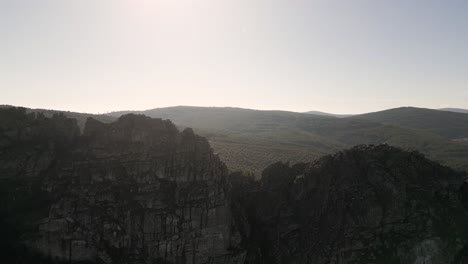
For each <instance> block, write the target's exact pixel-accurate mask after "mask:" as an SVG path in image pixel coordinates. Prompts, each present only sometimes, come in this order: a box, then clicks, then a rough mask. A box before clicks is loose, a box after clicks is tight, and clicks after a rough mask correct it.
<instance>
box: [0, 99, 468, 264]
mask: <svg viewBox="0 0 468 264" xmlns="http://www.w3.org/2000/svg"><path fill="white" fill-rule="evenodd" d="M465 178H466V175H464V174H462V173H458V172H455V171H453V170H451V169H450V168H447V167H444V166H441V165H439V164H437V163H435V162H432V161H429V160H427V159H426V158H424V156H422V155H421V154H419V153H415V152H407V151H402V150H400V149H396V148H393V147H390V146H387V145H381V146H360V147H355V148H353V149H350V150H346V151H343V152H339V153H337V154H335V155H332V156H326V157H323V158H321V159H319V160H317V161H315V162H312V163H300V164H295V165H292V166H290V165H288V164H283V163H276V164H273V165H271V166H270V167H268V168H267V169H266V170H265V171H264V172H263V176H262V179H261V180H260V181H256V180H254V179H253V178H247V177H245V176H243V175H242V173H231V174H229V173H228V171H227V169H226V167H225V166H224V164H223V163H222V162H221V161H220V160H219V158H218V157H217V156H216V155H214V154H213V152H212V150H211V148H210V146H209V144H208V142H207V141H206V140H205V139H204V138H201V137H199V136H197V135H195V134H194V133H193V131H192V130H190V129H186V130H184V131H182V132H180V131H178V130H177V128H176V127H175V126H174V125H173V124H172V123H171V122H170V121H168V120H161V119H152V118H148V117H145V116H141V115H125V116H122V117H120V118H119V119H118V120H117V121H115V122H113V123H109V124H104V123H101V122H99V121H96V120H94V119H88V120H87V122H86V126H85V128H84V131H83V132H82V133H80V130H79V129H78V126H77V123H76V121H75V120H73V119H68V118H66V117H64V116H62V115H54V116H53V117H51V118H46V117H44V116H43V115H41V114H36V113H30V114H27V113H26V112H25V110H24V109H14V108H11V109H0V203H1V204H0V231H1V234H2V235H1V238H0V243H1V244H0V248H1V249H2V250H1V251H0V260H1V261H2V263H51V262H63V263H129V264H139V263H145V264H146V263H181V264H182V263H183V264H185V263H193V264H195V263H232V264H242V263H247V264H249V263H314V264H322V263H323V264H325V263H404V264H406V263H407V264H422V263H426V264H439V263H440V264H442V263H453V264H462V263H468V213H467V210H466V209H467V208H468V182H466V181H464V179H465Z"/></svg>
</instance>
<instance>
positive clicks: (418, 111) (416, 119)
mask: <svg viewBox="0 0 468 264" xmlns="http://www.w3.org/2000/svg"><path fill="white" fill-rule="evenodd" d="M351 119H355V120H358V119H360V120H368V121H373V122H380V123H383V124H390V125H395V126H400V127H404V128H412V129H419V130H424V131H428V132H432V133H434V134H437V135H440V136H442V137H445V138H448V139H460V138H467V137H468V114H463V113H454V112H449V111H439V110H433V109H425V108H415V107H401V108H395V109H389V110H385V111H380V112H374V113H368V114H363V115H356V116H353V117H351Z"/></svg>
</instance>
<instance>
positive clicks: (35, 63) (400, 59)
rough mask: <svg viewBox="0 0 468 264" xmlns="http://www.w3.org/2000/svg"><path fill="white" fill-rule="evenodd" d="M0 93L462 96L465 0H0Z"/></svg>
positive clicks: (386, 103) (381, 100)
mask: <svg viewBox="0 0 468 264" xmlns="http://www.w3.org/2000/svg"><path fill="white" fill-rule="evenodd" d="M0 38H1V39H0V104H13V105H22V106H27V107H37V108H39V107H40V108H52V109H63V110H73V111H83V112H106V111H112V110H124V109H132V110H140V109H148V108H154V107H164V106H172V105H198V106H238V107H247V108H256V109H283V110H293V111H306V110H322V111H328V112H335V113H360V112H366V111H373V110H379V109H384V108H390V107H397V106H406V105H413V106H420V107H431V108H438V107H446V106H452V107H464V108H468V1H466V0H438V1H431V0H411V1H409V0H400V1H398V0H388V1H379V0H367V1H365V0H343V1H333V0H323V1H312V0H308V1H305V0H153V1H151V0H74V1H73V0H29V1H28V0H0Z"/></svg>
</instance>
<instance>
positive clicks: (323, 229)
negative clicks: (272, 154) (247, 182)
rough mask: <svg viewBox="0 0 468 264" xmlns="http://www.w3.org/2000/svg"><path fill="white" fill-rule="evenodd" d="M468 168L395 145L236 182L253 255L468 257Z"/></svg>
mask: <svg viewBox="0 0 468 264" xmlns="http://www.w3.org/2000/svg"><path fill="white" fill-rule="evenodd" d="M463 177H464V176H463V175H461V174H459V173H455V172H453V171H452V170H451V169H449V168H446V167H442V166H440V165H439V164H437V163H434V162H431V161H429V160H427V159H425V158H424V157H423V156H422V155H420V154H418V153H412V152H404V151H401V150H399V149H396V148H393V147H389V146H386V145H382V146H376V147H374V146H361V147H355V148H353V149H351V150H348V151H344V152H340V153H338V154H336V155H333V156H328V157H324V158H322V159H320V160H318V161H317V162H314V163H311V164H298V165H294V166H292V167H290V166H289V165H286V164H282V163H278V164H274V165H272V166H270V167H269V168H268V169H266V170H265V171H264V173H263V177H262V181H261V182H260V183H258V184H257V187H255V188H253V189H250V191H249V190H247V188H245V187H243V188H240V189H238V190H237V191H239V192H240V194H238V197H240V200H239V201H240V202H239V205H238V207H240V208H246V211H245V213H244V217H245V218H247V219H249V221H250V223H251V228H250V232H247V233H246V234H245V235H244V236H246V237H247V239H246V240H247V241H248V247H247V248H248V250H249V252H248V257H247V263H316V264H320V263H412V264H413V263H414V264H419V263H421V264H422V263H432V264H435V263H440V264H442V263H460V264H461V263H468V262H467V261H468V258H467V256H468V252H467V251H468V250H467V248H468V247H467V246H468V214H467V212H466V211H465V210H464V208H463V205H462V203H461V202H460V186H461V184H462V182H463ZM462 188H464V189H463V190H464V191H465V193H466V186H464V187H462ZM242 190H247V191H244V193H242ZM252 190H253V191H252ZM465 201H466V196H465Z"/></svg>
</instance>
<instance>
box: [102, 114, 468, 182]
mask: <svg viewBox="0 0 468 264" xmlns="http://www.w3.org/2000/svg"><path fill="white" fill-rule="evenodd" d="M404 110H405V111H402V112H401V115H402V116H403V117H404V118H403V117H402V118H400V119H402V120H405V118H406V119H408V120H411V119H412V118H417V116H418V113H420V112H422V113H425V114H424V115H423V116H422V117H421V116H420V117H421V118H423V119H424V120H426V123H430V122H429V121H431V120H432V118H434V120H433V121H431V122H432V123H433V127H434V129H431V128H430V127H429V128H427V129H421V128H419V129H418V128H411V127H403V125H401V126H400V125H398V124H393V125H392V124H389V123H391V122H386V119H384V120H383V121H382V122H381V121H379V120H378V118H369V117H368V116H364V117H363V118H362V119H360V118H359V117H349V118H336V117H330V116H320V115H313V114H304V113H295V112H286V111H258V110H250V109H240V108H219V107H186V106H180V107H168V108H160V109H153V110H148V111H142V112H135V113H140V114H145V115H147V116H150V117H155V118H164V119H170V120H172V121H173V122H174V123H175V124H176V125H178V126H179V127H192V128H194V129H195V131H196V132H197V133H199V134H201V135H203V136H205V137H207V138H208V139H209V141H210V143H211V145H212V147H213V148H214V150H215V152H217V153H218V154H219V155H220V157H221V158H222V160H223V161H224V162H225V163H226V164H227V165H228V167H229V168H230V169H231V170H243V171H247V172H251V173H254V174H255V175H257V176H259V175H260V172H261V171H262V170H263V168H265V167H266V166H267V165H269V164H271V163H273V162H276V161H290V162H301V161H310V160H312V159H315V158H317V157H320V156H322V155H324V154H329V153H334V152H336V151H338V150H341V149H344V148H349V147H351V146H354V145H357V144H381V143H387V144H389V145H393V146H397V147H400V148H403V149H409V150H418V151H420V152H422V153H424V154H426V155H427V156H428V157H429V158H431V159H433V160H437V161H440V162H442V163H444V164H446V165H449V166H452V167H454V168H458V169H465V170H468V144H466V143H463V141H455V140H451V139H450V138H445V137H443V136H441V135H440V134H439V133H436V132H438V131H442V132H443V131H445V130H447V131H452V134H453V135H454V134H457V133H458V134H462V132H463V131H462V127H464V126H466V127H467V128H468V115H464V114H461V115H462V117H463V118H464V117H466V118H467V120H466V121H464V119H462V117H459V116H458V115H460V114H457V113H450V112H442V111H441V113H442V116H445V115H447V114H448V115H449V116H451V115H452V114H455V115H456V117H457V118H458V119H456V120H458V121H460V122H461V124H459V123H457V122H455V121H453V122H454V126H452V127H450V126H449V124H450V123H440V122H442V119H443V120H446V121H447V120H451V119H449V118H443V117H440V114H439V111H436V110H428V111H429V113H426V109H416V110H415V112H416V113H415V114H412V111H411V109H404ZM388 111H389V112H392V111H396V112H400V110H398V109H395V110H388ZM432 111H434V112H436V114H432ZM129 112H132V111H127V112H116V113H110V115H112V116H114V117H118V116H120V115H122V114H126V113H129ZM407 112H409V113H407ZM374 114H377V113H374ZM374 114H370V115H374ZM405 115H408V117H406V116H405ZM370 119H372V120H370ZM396 120H398V118H396ZM450 122H452V121H450ZM421 123H422V121H421ZM438 123H440V124H442V125H440V127H437V124H438ZM414 124H417V123H414ZM420 126H422V125H420ZM433 130H435V131H433ZM464 132H466V133H467V134H468V129H466V130H465V131H464ZM447 133H448V132H447ZM465 137H468V135H467V136H465Z"/></svg>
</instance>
